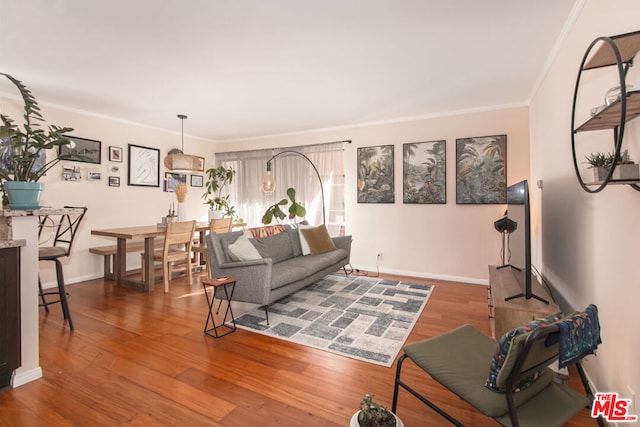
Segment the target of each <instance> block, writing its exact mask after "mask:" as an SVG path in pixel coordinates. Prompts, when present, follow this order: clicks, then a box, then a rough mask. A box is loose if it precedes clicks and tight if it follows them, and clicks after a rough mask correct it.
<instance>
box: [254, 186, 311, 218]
mask: <svg viewBox="0 0 640 427" xmlns="http://www.w3.org/2000/svg"><path fill="white" fill-rule="evenodd" d="M287 196H288V197H289V200H287V199H282V200H280V201H279V202H278V203H275V204H273V205H271V206H269V207H268V208H267V210H266V211H265V212H264V215H262V223H263V224H265V225H266V224H271V221H273V219H274V218H277V219H279V220H280V221H282V220H283V219H285V218H286V217H287V214H285V213H284V210H283V208H284V207H285V206H287V204H289V201H291V206H289V209H288V212H289V215H288V216H289V219H294V218H295V217H296V216H298V217H300V218H304V216H305V215H306V214H307V210H306V209H305V208H304V206H302V205H301V204H300V203H299V202H297V201H296V190H295V189H293V188H291V187H289V188H288V189H287Z"/></svg>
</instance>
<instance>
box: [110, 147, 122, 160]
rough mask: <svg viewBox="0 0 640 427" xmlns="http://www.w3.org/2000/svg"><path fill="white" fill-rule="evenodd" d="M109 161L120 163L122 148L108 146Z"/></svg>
mask: <svg viewBox="0 0 640 427" xmlns="http://www.w3.org/2000/svg"><path fill="white" fill-rule="evenodd" d="M109 161H110V162H122V147H114V146H113V145H111V146H109Z"/></svg>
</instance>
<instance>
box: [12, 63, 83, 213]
mask: <svg viewBox="0 0 640 427" xmlns="http://www.w3.org/2000/svg"><path fill="white" fill-rule="evenodd" d="M0 76H5V77H6V78H7V79H8V80H9V81H10V82H11V83H13V85H14V86H15V87H16V88H17V89H18V91H19V92H20V95H21V97H22V101H23V104H24V106H23V108H24V116H23V118H24V124H23V125H22V128H21V127H20V126H18V125H17V124H15V122H14V120H13V119H12V118H10V117H9V116H7V115H5V114H0V119H1V120H2V126H0V180H1V181H2V184H1V185H2V190H3V191H4V192H5V194H6V196H7V198H8V204H9V208H10V209H23V210H30V209H38V208H39V207H40V195H41V194H42V191H43V189H44V184H43V183H41V182H38V180H39V179H40V178H41V177H42V176H43V175H44V174H45V173H46V172H47V171H48V170H49V169H51V168H52V167H53V166H55V165H56V164H58V162H60V161H61V160H77V159H80V158H84V156H83V153H81V152H78V151H77V150H70V151H69V152H67V153H66V154H62V153H57V152H56V150H52V149H55V148H59V147H63V146H65V147H66V146H69V145H71V144H72V141H71V140H69V138H68V137H65V136H64V135H65V134H66V133H69V132H72V131H73V129H72V128H70V127H59V126H55V125H50V126H48V128H47V130H44V129H42V128H41V124H42V123H43V122H44V118H43V117H42V113H41V112H40V107H39V106H38V102H37V101H36V99H35V97H34V96H33V94H32V93H31V91H30V90H29V89H27V87H26V86H25V85H24V84H23V83H22V82H21V81H19V80H17V79H15V78H14V77H12V76H10V75H9V74H6V73H0ZM72 148H73V147H72ZM49 150H52V152H53V153H56V155H55V158H54V159H53V160H50V161H48V162H47V161H46V152H47V151H49ZM17 182H21V184H16V183H17ZM14 191H18V192H22V191H24V192H25V194H23V195H17V194H16V193H15V192H14Z"/></svg>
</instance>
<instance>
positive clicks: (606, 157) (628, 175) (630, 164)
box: [585, 150, 640, 182]
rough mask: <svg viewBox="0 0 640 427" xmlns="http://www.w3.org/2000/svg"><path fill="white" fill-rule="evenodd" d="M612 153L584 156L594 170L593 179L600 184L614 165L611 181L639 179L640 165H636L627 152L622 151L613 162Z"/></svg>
mask: <svg viewBox="0 0 640 427" xmlns="http://www.w3.org/2000/svg"><path fill="white" fill-rule="evenodd" d="M614 157H615V155H614V153H600V152H596V153H591V154H590V155H588V156H585V158H586V159H587V163H588V164H589V167H590V168H593V169H594V178H595V180H596V181H597V182H602V181H604V180H605V179H606V178H607V174H608V173H609V169H610V168H611V166H612V165H614V163H615V169H614V170H613V174H612V175H611V178H612V179H619V180H629V179H639V178H640V165H638V164H636V163H635V162H634V161H633V160H632V159H631V156H630V155H629V150H624V151H623V152H622V153H620V155H619V156H618V158H617V160H616V161H615V162H614Z"/></svg>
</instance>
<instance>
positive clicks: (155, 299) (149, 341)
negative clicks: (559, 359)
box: [0, 275, 596, 427]
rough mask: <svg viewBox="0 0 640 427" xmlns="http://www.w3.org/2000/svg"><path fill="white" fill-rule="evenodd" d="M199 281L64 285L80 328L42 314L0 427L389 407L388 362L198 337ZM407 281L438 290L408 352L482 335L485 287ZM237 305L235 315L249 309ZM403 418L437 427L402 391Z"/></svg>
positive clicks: (586, 421)
mask: <svg viewBox="0 0 640 427" xmlns="http://www.w3.org/2000/svg"><path fill="white" fill-rule="evenodd" d="M385 278H390V279H398V278H399V277H397V276H389V275H386V276H385ZM200 280H201V276H196V277H195V278H194V282H193V284H191V285H189V284H187V283H186V282H185V278H177V279H174V280H173V281H172V282H171V286H170V292H169V293H168V294H165V293H164V292H163V290H162V289H157V290H156V291H155V292H154V293H152V294H144V293H142V292H140V291H138V290H134V289H127V288H120V287H118V286H116V285H115V284H114V282H113V281H110V280H106V279H99V280H92V281H88V282H83V283H78V284H74V285H70V286H68V292H69V294H70V300H69V303H70V306H71V311H72V315H73V320H74V325H75V331H74V332H70V331H69V329H68V328H67V327H66V325H65V324H64V322H63V319H62V316H61V313H60V310H59V307H56V306H52V307H50V308H51V313H50V314H48V315H47V314H45V313H44V311H41V313H40V352H41V357H40V365H41V367H42V369H43V372H44V378H42V379H40V380H37V381H33V382H31V383H28V384H25V385H23V386H21V387H18V388H16V389H6V390H3V391H0V426H12V427H15V426H29V427H31V426H59V425H60V426H64V425H74V426H75V425H98V426H110V425H127V426H145V427H148V426H152V425H153V426H156V425H161V426H162V425H167V426H184V425H203V426H204V425H207V426H218V425H220V426H243V427H244V426H249V425H251V426H253V425H260V426H344V425H347V424H348V420H349V418H350V417H351V416H352V415H353V413H354V412H355V410H356V408H357V407H358V404H359V402H360V399H361V398H362V396H363V395H364V394H365V393H375V394H376V400H378V401H379V402H380V403H382V404H385V405H387V406H390V405H391V399H392V395H393V381H394V376H395V366H396V365H395V363H394V364H393V366H392V367H389V368H387V367H384V366H379V365H373V364H370V363H366V362H362V361H359V360H354V359H349V358H347V357H344V356H338V355H335V354H331V353H327V352H324V351H322V350H318V349H313V348H308V347H304V346H300V345H297V344H294V343H290V342H286V341H282V340H278V339H275V338H272V337H267V336H262V335H258V334H255V333H252V332H248V331H245V330H240V329H238V330H237V331H236V332H235V333H233V334H230V335H228V336H226V337H224V338H222V339H220V340H215V339H213V338H211V337H208V336H206V335H204V334H203V328H204V323H205V319H206V313H207V306H206V301H205V296H204V294H203V292H202V286H201V284H200ZM407 280H409V281H413V282H417V283H431V284H435V285H436V287H435V289H434V292H433V294H432V296H431V298H430V300H429V302H428V304H427V307H426V308H425V310H424V312H423V314H422V315H421V317H420V319H419V320H418V322H417V323H416V325H415V327H414V329H413V331H412V333H411V335H410V336H409V338H408V340H407V342H408V343H409V342H414V341H418V340H421V339H424V338H428V337H432V336H434V335H438V334H440V333H443V332H446V331H449V330H451V329H453V328H455V327H457V326H459V325H462V324H465V323H469V324H472V325H474V326H476V327H478V328H479V329H481V330H482V331H484V332H485V333H489V331H490V327H489V321H488V317H487V289H486V287H485V286H481V285H471V284H464V283H453V282H444V281H439V280H426V279H416V278H409V279H407ZM160 288H161V287H160ZM233 307H234V312H235V314H236V316H237V315H239V314H241V313H243V312H246V311H248V310H250V309H252V308H254V306H253V305H250V304H242V303H234V305H233ZM487 369H488V367H487ZM403 371H404V373H403V376H404V375H406V379H407V381H410V382H412V383H414V384H415V385H416V388H417V389H419V390H420V391H422V392H424V393H425V394H427V395H429V396H432V397H434V398H435V399H436V400H437V402H438V403H439V404H441V405H442V407H443V408H444V409H445V410H448V411H451V413H452V414H454V416H456V417H457V418H459V419H460V420H461V421H462V422H463V423H465V424H467V425H470V426H495V425H496V423H495V422H494V421H493V420H492V419H490V418H487V417H485V416H483V415H481V414H479V413H478V412H476V411H475V410H474V409H473V408H471V407H470V406H469V405H468V404H466V403H465V402H463V401H461V400H460V399H458V398H457V397H456V396H454V395H452V394H451V393H449V392H448V391H446V390H444V389H443V388H442V387H441V386H440V385H439V384H437V383H435V382H434V381H433V380H430V379H428V378H427V377H426V375H425V374H424V373H423V372H422V371H420V370H419V369H418V368H416V367H415V366H411V364H410V363H407V364H405V368H404V369H403ZM574 376H575V375H574ZM575 381H576V380H575V379H574V378H572V385H573V386H574V387H575ZM398 413H399V414H398V415H399V416H400V417H401V418H402V420H403V421H404V423H405V425H406V426H407V427H411V426H426V427H429V426H441V425H444V420H443V419H442V418H441V417H439V416H438V415H437V414H435V413H434V412H433V411H432V410H430V409H429V408H428V407H426V406H425V405H423V404H422V403H420V402H419V401H418V400H417V399H415V398H414V397H412V396H410V395H409V394H408V393H406V392H404V391H401V394H400V399H399V406H398ZM588 425H596V423H595V421H594V420H592V419H591V418H590V416H589V414H588V411H586V410H585V411H583V413H581V414H579V415H578V416H577V417H576V418H574V419H573V420H572V421H571V422H569V423H567V426H569V427H576V426H588Z"/></svg>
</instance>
